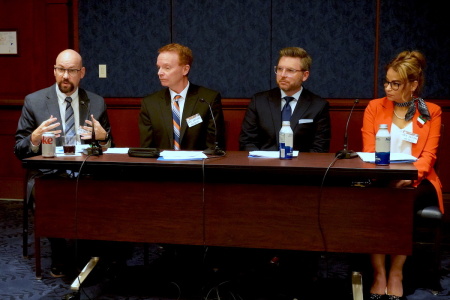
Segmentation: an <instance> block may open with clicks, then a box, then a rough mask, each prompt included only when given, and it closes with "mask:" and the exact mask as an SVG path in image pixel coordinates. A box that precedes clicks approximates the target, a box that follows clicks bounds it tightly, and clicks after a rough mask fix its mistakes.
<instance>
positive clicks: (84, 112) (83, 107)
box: [78, 88, 91, 126]
mask: <svg viewBox="0 0 450 300" xmlns="http://www.w3.org/2000/svg"><path fill="white" fill-rule="evenodd" d="M90 108H91V100H90V99H89V97H88V96H87V93H86V91H85V90H83V89H80V88H79V89H78V111H79V120H78V122H79V125H80V126H84V125H85V120H90V119H91V116H90Z"/></svg>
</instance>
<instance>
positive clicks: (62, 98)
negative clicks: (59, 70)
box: [56, 85, 78, 104]
mask: <svg viewBox="0 0 450 300" xmlns="http://www.w3.org/2000/svg"><path fill="white" fill-rule="evenodd" d="M56 95H57V96H58V102H59V103H61V104H64V103H65V102H66V98H67V97H70V98H72V101H78V88H77V89H76V90H75V92H73V94H72V95H70V96H67V95H66V94H64V93H63V92H61V91H60V89H59V87H58V85H56Z"/></svg>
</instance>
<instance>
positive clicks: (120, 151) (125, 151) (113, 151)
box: [103, 148, 130, 154]
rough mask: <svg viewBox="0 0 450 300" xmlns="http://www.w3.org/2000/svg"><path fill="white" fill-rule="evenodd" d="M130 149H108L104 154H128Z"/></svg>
mask: <svg viewBox="0 0 450 300" xmlns="http://www.w3.org/2000/svg"><path fill="white" fill-rule="evenodd" d="M128 149H130V148H108V149H106V150H105V151H103V154H105V153H106V154H128Z"/></svg>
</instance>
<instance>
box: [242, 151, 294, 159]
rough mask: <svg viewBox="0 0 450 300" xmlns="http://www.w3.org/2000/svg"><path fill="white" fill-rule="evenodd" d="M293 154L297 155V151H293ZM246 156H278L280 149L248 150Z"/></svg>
mask: <svg viewBox="0 0 450 300" xmlns="http://www.w3.org/2000/svg"><path fill="white" fill-rule="evenodd" d="M293 156H294V157H297V156H298V151H294V153H293ZM248 157H260V158H280V151H250V152H249V153H248Z"/></svg>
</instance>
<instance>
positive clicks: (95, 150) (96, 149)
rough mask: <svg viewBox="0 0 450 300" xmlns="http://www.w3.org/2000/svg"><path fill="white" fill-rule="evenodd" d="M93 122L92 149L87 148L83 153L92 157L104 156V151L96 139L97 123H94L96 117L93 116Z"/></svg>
mask: <svg viewBox="0 0 450 300" xmlns="http://www.w3.org/2000/svg"><path fill="white" fill-rule="evenodd" d="M91 119H92V120H91V121H92V141H91V147H89V148H86V149H84V150H83V153H84V154H86V155H92V156H100V155H103V150H102V147H101V146H100V144H99V143H98V141H97V140H96V139H95V123H94V116H91Z"/></svg>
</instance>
